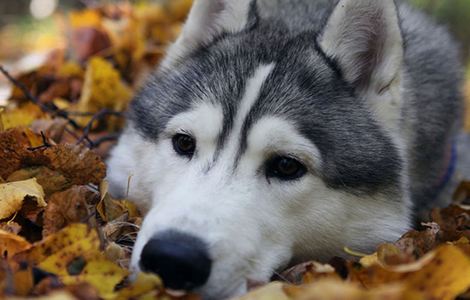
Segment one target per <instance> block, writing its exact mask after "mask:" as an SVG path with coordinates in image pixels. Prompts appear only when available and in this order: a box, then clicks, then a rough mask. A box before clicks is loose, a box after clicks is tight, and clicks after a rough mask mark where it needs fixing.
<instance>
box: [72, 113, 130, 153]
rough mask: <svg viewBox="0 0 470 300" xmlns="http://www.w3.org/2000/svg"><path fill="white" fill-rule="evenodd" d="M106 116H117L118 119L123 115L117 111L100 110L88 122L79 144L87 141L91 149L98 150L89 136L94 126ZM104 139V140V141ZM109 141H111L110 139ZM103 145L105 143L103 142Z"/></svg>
mask: <svg viewBox="0 0 470 300" xmlns="http://www.w3.org/2000/svg"><path fill="white" fill-rule="evenodd" d="M105 116H116V117H122V113H121V112H117V111H112V110H109V109H106V108H105V109H102V110H100V111H99V112H98V113H96V114H95V115H93V117H92V118H91V120H90V121H89V122H88V124H87V125H86V126H85V127H84V128H83V135H82V136H81V137H80V138H79V139H78V141H77V144H81V143H83V141H87V142H88V143H89V144H90V147H91V148H96V145H95V144H96V142H93V141H92V140H91V139H90V138H89V134H90V131H91V129H92V128H93V124H94V123H95V122H96V121H98V120H100V119H102V118H103V117H105ZM103 138H106V137H103ZM103 138H102V139H103ZM108 140H109V139H108ZM101 143H103V141H102V142H101Z"/></svg>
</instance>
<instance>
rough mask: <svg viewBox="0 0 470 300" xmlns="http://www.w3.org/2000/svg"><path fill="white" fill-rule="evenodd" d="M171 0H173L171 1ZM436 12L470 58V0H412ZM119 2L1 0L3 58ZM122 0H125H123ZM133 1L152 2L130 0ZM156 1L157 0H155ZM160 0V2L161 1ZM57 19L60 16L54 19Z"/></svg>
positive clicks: (48, 40) (53, 40)
mask: <svg viewBox="0 0 470 300" xmlns="http://www.w3.org/2000/svg"><path fill="white" fill-rule="evenodd" d="M170 1H171V0H170ZM410 1H411V2H412V3H413V5H416V6H417V7H419V8H421V9H423V10H425V11H426V12H428V13H430V14H431V15H433V16H434V17H435V18H436V19H437V20H438V21H439V22H440V23H443V24H446V25H448V26H449V28H450V30H451V31H452V32H453V33H454V35H455V36H456V37H457V38H458V39H459V40H460V41H461V43H462V51H463V58H464V60H465V61H470V0H410ZM110 2H118V1H110V0H107V1H103V0H2V1H0V28H1V32H2V34H0V41H1V44H2V47H1V49H0V60H1V59H6V58H10V59H12V58H15V57H18V56H21V55H22V54H23V52H24V51H30V50H41V49H45V48H48V47H50V46H51V44H56V45H57V43H59V42H61V40H60V36H59V33H58V32H57V27H56V26H55V25H56V24H54V19H56V18H54V16H56V15H57V14H56V13H57V12H64V11H69V10H71V9H80V8H85V7H90V6H94V5H97V4H101V3H110ZM121 2H122V1H121ZM128 2H131V3H132V4H139V3H145V2H152V1H149V0H147V1H146V0H133V1H128ZM153 2H158V0H154V1H153ZM160 2H161V1H160ZM55 22H57V19H56V20H55Z"/></svg>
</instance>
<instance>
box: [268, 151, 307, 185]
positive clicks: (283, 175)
mask: <svg viewBox="0 0 470 300" xmlns="http://www.w3.org/2000/svg"><path fill="white" fill-rule="evenodd" d="M306 173H307V168H306V167H305V166H304V165H303V164H302V163H300V162H299V161H298V160H296V159H294V158H291V157H287V156H278V157H275V158H273V159H271V160H270V161H268V163H267V167H266V175H267V176H268V177H275V178H278V179H281V180H286V181H287V180H295V179H298V178H300V177H302V176H304V175H305V174H306Z"/></svg>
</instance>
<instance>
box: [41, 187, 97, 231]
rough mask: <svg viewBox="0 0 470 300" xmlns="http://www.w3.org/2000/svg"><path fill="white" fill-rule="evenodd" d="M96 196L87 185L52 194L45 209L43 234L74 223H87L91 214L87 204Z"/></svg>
mask: <svg viewBox="0 0 470 300" xmlns="http://www.w3.org/2000/svg"><path fill="white" fill-rule="evenodd" d="M94 197H95V193H94V192H92V191H91V190H90V189H89V188H87V187H85V186H75V187H72V188H70V189H68V190H66V191H63V192H59V193H55V194H53V195H52V196H50V197H49V199H48V206H47V208H46V209H45V211H44V217H43V218H44V221H43V223H44V226H43V231H42V234H43V236H44V237H46V236H48V235H51V234H53V233H56V232H57V231H59V230H61V229H62V228H64V227H66V226H68V225H70V224H73V223H86V222H87V219H88V218H89V216H90V214H91V213H90V211H89V209H88V207H87V205H88V204H89V203H90V204H91V200H92V199H93V198H94Z"/></svg>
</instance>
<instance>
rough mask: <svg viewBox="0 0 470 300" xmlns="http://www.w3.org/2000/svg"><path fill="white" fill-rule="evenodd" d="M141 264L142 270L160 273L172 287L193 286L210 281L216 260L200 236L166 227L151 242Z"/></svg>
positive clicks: (181, 288)
mask: <svg viewBox="0 0 470 300" xmlns="http://www.w3.org/2000/svg"><path fill="white" fill-rule="evenodd" d="M139 265H140V268H141V269H142V271H144V272H150V273H155V274H157V275H159V276H160V277H161V278H162V280H163V283H164V284H165V286H166V287H168V288H170V289H175V290H192V289H195V288H197V287H200V286H202V285H204V284H205V283H206V282H207V280H208V279H209V275H210V272H211V266H212V260H211V258H210V257H209V254H208V250H207V246H206V245H205V243H204V242H203V241H201V240H200V239H199V238H197V237H194V236H191V235H188V234H185V233H181V232H177V231H166V232H163V233H160V234H157V235H156V236H155V237H154V238H152V239H151V240H149V241H148V242H147V244H146V245H145V246H144V248H143V250H142V253H141V255H140V262H139Z"/></svg>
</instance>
